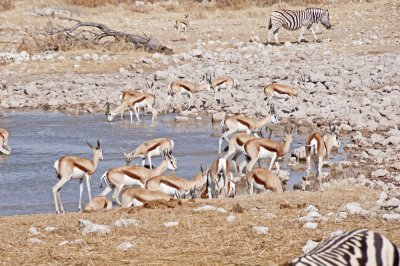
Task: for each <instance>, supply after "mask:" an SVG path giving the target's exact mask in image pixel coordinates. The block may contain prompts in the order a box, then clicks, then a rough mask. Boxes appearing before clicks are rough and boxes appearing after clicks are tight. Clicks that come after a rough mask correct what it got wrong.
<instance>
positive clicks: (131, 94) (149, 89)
mask: <svg viewBox="0 0 400 266" xmlns="http://www.w3.org/2000/svg"><path fill="white" fill-rule="evenodd" d="M145 86H146V87H147V91H146V92H144V91H143V90H127V91H123V92H122V93H121V95H120V97H119V99H120V100H121V103H122V102H124V100H125V99H126V98H128V97H138V96H140V95H143V94H144V93H148V94H151V95H153V96H154V88H153V87H154V82H151V83H149V82H148V81H147V80H146V82H145ZM124 111H125V110H122V112H121V119H122V118H123V116H124ZM137 112H138V114H139V115H140V110H139V107H137ZM143 113H144V115H145V116H147V111H146V106H145V107H143Z"/></svg>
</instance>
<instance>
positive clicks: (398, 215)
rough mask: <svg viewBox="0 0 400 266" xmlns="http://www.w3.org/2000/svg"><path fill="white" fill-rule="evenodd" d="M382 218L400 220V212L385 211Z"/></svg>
mask: <svg viewBox="0 0 400 266" xmlns="http://www.w3.org/2000/svg"><path fill="white" fill-rule="evenodd" d="M382 219H383V220H386V221H400V213H385V214H383V215H382Z"/></svg>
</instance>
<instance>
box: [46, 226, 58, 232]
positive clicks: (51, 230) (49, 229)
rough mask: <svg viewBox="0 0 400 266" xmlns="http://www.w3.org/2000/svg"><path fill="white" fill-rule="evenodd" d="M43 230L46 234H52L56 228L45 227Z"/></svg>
mask: <svg viewBox="0 0 400 266" xmlns="http://www.w3.org/2000/svg"><path fill="white" fill-rule="evenodd" d="M44 230H45V231H46V232H53V231H55V230H57V227H54V226H46V227H45V228H44Z"/></svg>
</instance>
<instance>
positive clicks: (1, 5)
mask: <svg viewBox="0 0 400 266" xmlns="http://www.w3.org/2000/svg"><path fill="white" fill-rule="evenodd" d="M14 7H15V5H14V1H13V0H0V10H10V9H13V8H14Z"/></svg>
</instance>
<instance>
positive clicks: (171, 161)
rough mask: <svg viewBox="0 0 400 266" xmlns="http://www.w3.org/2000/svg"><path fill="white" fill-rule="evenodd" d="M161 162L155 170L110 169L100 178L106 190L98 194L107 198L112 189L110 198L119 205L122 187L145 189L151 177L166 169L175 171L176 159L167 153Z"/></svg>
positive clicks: (137, 167) (135, 167) (142, 168)
mask: <svg viewBox="0 0 400 266" xmlns="http://www.w3.org/2000/svg"><path fill="white" fill-rule="evenodd" d="M162 157H163V161H162V162H161V164H160V165H159V166H158V167H157V168H155V169H148V168H145V167H143V166H137V165H135V166H122V167H116V168H112V169H110V170H108V171H106V172H105V173H104V174H103V176H102V177H101V182H103V181H104V183H105V184H106V186H107V187H106V188H105V189H104V190H103V192H101V193H100V195H101V196H107V195H108V193H110V192H111V191H112V190H113V189H114V194H113V196H112V198H113V199H114V200H115V201H116V202H117V203H118V205H121V202H120V201H119V199H118V196H119V194H120V193H121V191H122V189H123V188H124V186H140V187H142V188H144V187H145V184H146V182H147V180H148V179H150V178H151V177H153V176H158V175H161V174H162V173H164V172H165V171H166V170H167V169H169V170H172V171H175V170H176V169H177V167H176V159H175V157H173V156H172V155H171V154H169V153H168V152H167V151H164V152H163V153H162Z"/></svg>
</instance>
